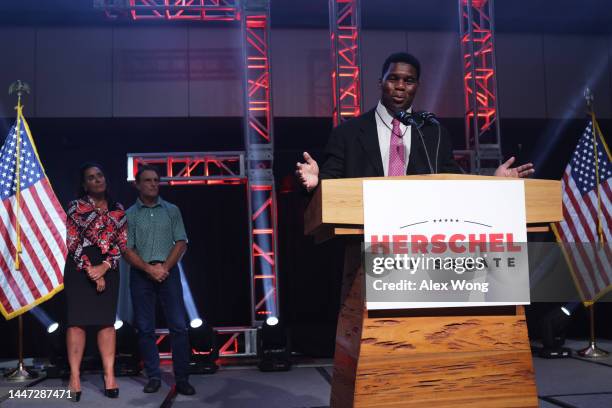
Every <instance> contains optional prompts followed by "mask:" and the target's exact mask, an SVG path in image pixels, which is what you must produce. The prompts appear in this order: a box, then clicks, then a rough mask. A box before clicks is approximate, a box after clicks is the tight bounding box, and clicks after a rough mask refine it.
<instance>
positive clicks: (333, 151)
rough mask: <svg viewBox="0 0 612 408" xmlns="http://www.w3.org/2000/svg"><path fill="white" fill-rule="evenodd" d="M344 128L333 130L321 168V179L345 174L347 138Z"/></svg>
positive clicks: (340, 176)
mask: <svg viewBox="0 0 612 408" xmlns="http://www.w3.org/2000/svg"><path fill="white" fill-rule="evenodd" d="M343 133H344V132H342V129H340V128H335V129H334V130H332V132H331V134H330V136H329V140H328V142H327V146H326V147H325V159H324V161H323V164H322V165H321V167H320V169H319V179H321V180H323V179H332V178H342V177H346V176H345V170H344V153H345V146H344V145H345V140H344V139H345V138H344V136H343Z"/></svg>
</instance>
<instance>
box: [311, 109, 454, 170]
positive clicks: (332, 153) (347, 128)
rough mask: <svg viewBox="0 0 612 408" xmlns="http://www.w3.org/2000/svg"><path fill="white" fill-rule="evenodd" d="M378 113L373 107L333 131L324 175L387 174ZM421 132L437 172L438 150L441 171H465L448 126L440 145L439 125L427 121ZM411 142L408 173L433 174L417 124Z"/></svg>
mask: <svg viewBox="0 0 612 408" xmlns="http://www.w3.org/2000/svg"><path fill="white" fill-rule="evenodd" d="M374 115H375V110H374V109H372V110H371V111H369V112H366V113H364V114H363V115H361V116H359V117H357V118H355V119H352V120H349V121H347V122H344V123H342V124H341V125H339V126H338V127H336V128H335V129H334V130H333V131H332V133H331V135H330V137H329V141H328V143H327V147H326V149H325V154H326V158H325V161H324V162H323V165H322V166H321V169H320V172H319V177H320V178H321V179H327V178H349V177H382V176H384V170H383V162H382V156H381V154H380V148H379V146H378V132H377V130H376V118H375V116H374ZM421 132H422V133H423V141H424V144H425V146H426V148H427V152H428V153H429V158H430V161H431V165H432V167H434V172H435V166H436V150H437V159H438V161H437V167H438V171H437V172H438V173H463V170H462V169H461V168H460V167H459V165H457V163H456V162H455V161H454V160H453V154H452V145H451V140H450V137H449V136H448V132H447V131H446V129H444V128H443V127H442V128H441V133H440V147H439V149H437V145H438V129H437V127H436V126H434V125H430V124H426V125H424V126H423V127H422V128H421ZM410 143H411V147H410V158H409V161H408V169H407V170H406V174H430V173H431V170H430V167H429V164H428V163H427V157H426V155H425V148H424V147H423V142H421V138H420V136H419V133H418V132H417V130H416V129H414V128H413V129H411V142H410Z"/></svg>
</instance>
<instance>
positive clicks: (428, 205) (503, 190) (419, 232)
mask: <svg viewBox="0 0 612 408" xmlns="http://www.w3.org/2000/svg"><path fill="white" fill-rule="evenodd" d="M363 210H364V241H365V243H366V245H368V243H371V242H374V241H375V242H381V241H383V240H388V242H394V239H400V240H401V239H402V237H403V240H404V241H406V240H407V242H408V243H411V242H412V243H414V242H415V241H414V240H415V239H416V240H417V241H418V240H423V239H425V240H426V241H429V242H430V243H431V242H434V241H437V242H445V243H449V242H453V241H457V240H460V241H463V244H465V245H468V243H469V242H470V240H472V239H474V240H477V239H481V240H482V237H486V238H487V241H494V242H497V245H509V246H512V245H513V243H517V244H518V243H526V242H527V231H526V216H525V188H524V183H523V181H522V180H510V179H500V180H492V181H491V180H488V181H480V180H365V181H364V182H363ZM474 237H477V238H474ZM385 242H387V241H385ZM502 243H504V244H502ZM508 243H509V244H508ZM446 245H448V244H446ZM394 248H396V247H394ZM515 248H516V247H515ZM519 252H521V256H522V259H519V260H518V261H516V262H518V263H519V264H518V265H515V264H514V263H510V261H508V259H504V262H505V261H508V265H506V264H502V265H500V264H498V265H497V268H496V269H495V273H492V272H491V268H490V267H489V265H490V264H494V263H493V261H492V260H493V259H497V258H488V259H487V270H484V271H473V273H472V275H470V276H471V278H470V282H471V283H470V284H473V283H474V282H478V281H480V282H484V281H489V282H490V284H491V287H492V288H493V290H492V292H493V293H491V292H489V293H479V292H476V291H473V292H471V293H469V294H467V295H464V296H467V297H459V298H458V299H460V301H439V298H436V297H435V296H433V297H432V298H431V299H433V300H434V301H428V300H424V299H429V298H428V297H423V296H426V295H427V294H426V293H425V294H424V293H419V294H418V295H420V296H421V297H416V296H417V291H416V290H415V291H412V292H411V291H403V292H402V293H401V299H399V298H398V294H397V293H394V294H393V296H395V297H391V298H389V297H387V298H385V297H384V296H379V292H377V293H375V292H376V291H374V290H373V289H372V288H368V287H367V286H366V293H367V298H366V302H367V308H368V309H404V308H424V307H454V306H484V305H501V304H504V305H507V304H528V303H529V270H528V263H527V257H526V246H525V247H524V249H523V250H522V251H519ZM489 255H490V254H489ZM484 256H485V257H486V256H487V255H484ZM512 262H515V260H513V261H512ZM504 268H505V269H504ZM508 268H510V269H508ZM366 271H367V265H366ZM396 271H397V269H393V273H396ZM397 273H399V272H397ZM402 273H405V271H402ZM438 273H439V272H438ZM456 273H457V272H456V271H451V275H453V274H456ZM368 275H369V276H367V277H366V278H367V280H369V283H370V286H376V285H378V287H380V286H381V282H382V281H379V282H378V283H376V285H372V282H373V280H376V278H377V276H376V275H375V274H373V273H369V274H368ZM382 276H384V275H381V277H382ZM394 276H395V277H396V278H395V279H396V281H397V279H398V278H397V276H400V275H398V274H396V275H394ZM403 276H404V275H401V276H400V277H403ZM406 276H408V275H406ZM413 276H414V275H413ZM453 276H454V277H455V278H457V277H460V275H453ZM491 280H493V281H494V282H491ZM509 280H511V282H510V281H509ZM402 282H407V280H402ZM420 283H422V282H420ZM366 285H367V284H366ZM423 285H424V286H423V287H424V288H425V289H427V290H431V287H429V286H428V284H423ZM453 285H454V283H453ZM486 285H487V286H488V285H489V283H487V284H486ZM510 286H512V287H513V290H514V291H515V292H513V295H512V300H510V301H508V300H507V299H508V296H507V293H506V296H505V297H504V296H499V297H496V293H495V291H497V294H500V295H501V294H502V293H501V292H502V291H506V289H507V288H509V287H510ZM368 290H370V292H368ZM396 292H397V291H396ZM421 292H423V291H421ZM484 292H486V290H485V291H484ZM515 293H516V294H517V295H516V296H515V295H514V294H515ZM372 294H375V295H376V296H371V295H372ZM435 295H436V296H437V295H438V294H435ZM501 298H503V299H505V300H504V301H496V300H495V299H501ZM388 299H392V301H387V300H388ZM398 299H399V301H398ZM436 299H437V300H436ZM452 299H454V298H451V300H452ZM516 299H519V300H516Z"/></svg>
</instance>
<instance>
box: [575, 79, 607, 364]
mask: <svg viewBox="0 0 612 408" xmlns="http://www.w3.org/2000/svg"><path fill="white" fill-rule="evenodd" d="M584 98H585V99H586V104H587V108H588V110H589V116H590V117H591V126H592V129H593V152H594V154H595V182H596V183H597V184H596V190H597V207H598V208H597V210H598V211H597V232H598V237H599V242H600V244H602V245H603V242H604V241H603V231H602V222H601V215H602V212H601V197H600V195H599V156H598V154H597V132H598V130H599V126H597V121H596V120H595V110H594V109H593V99H594V98H593V93H592V92H591V90H590V89H589V88H586V89H585V91H584ZM595 250H596V248H595ZM585 305H586V307H587V308H588V309H589V327H590V339H589V345H588V346H587V347H586V348H584V349H582V350H580V351H578V355H579V356H581V357H585V358H598V357H606V356H607V355H608V354H609V353H608V352H607V351H606V350H603V349H600V348H599V347H597V342H596V340H595V302H588V303H585Z"/></svg>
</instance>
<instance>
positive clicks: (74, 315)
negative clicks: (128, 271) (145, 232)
mask: <svg viewBox="0 0 612 408" xmlns="http://www.w3.org/2000/svg"><path fill="white" fill-rule="evenodd" d="M79 190H80V191H79V198H78V199H76V200H74V201H72V202H71V203H70V204H69V207H68V213H67V215H68V218H67V220H66V224H67V246H68V258H67V260H66V268H65V271H64V289H65V292H66V305H67V326H68V330H67V334H66V346H67V350H68V361H69V364H70V384H69V387H70V389H71V390H72V391H73V392H74V393H75V399H76V400H79V399H80V396H81V382H80V366H81V360H82V358H83V351H84V349H85V337H86V336H85V328H86V326H96V327H98V328H99V331H98V348H99V350H100V355H101V357H102V364H103V366H104V394H105V395H106V396H107V397H110V398H117V397H118V396H119V389H118V388H117V382H116V380H115V375H114V361H115V328H114V323H115V318H116V312H117V297H118V294H119V268H118V263H119V259H120V257H121V252H122V251H124V250H125V245H126V240H127V222H126V217H125V211H124V210H123V206H122V205H121V204H119V203H117V202H114V201H113V200H112V199H111V198H110V196H109V194H108V190H107V183H106V178H105V176H104V173H103V171H102V169H101V167H100V166H99V165H96V164H91V163H88V164H85V165H83V166H82V167H81V172H80V186H79Z"/></svg>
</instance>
